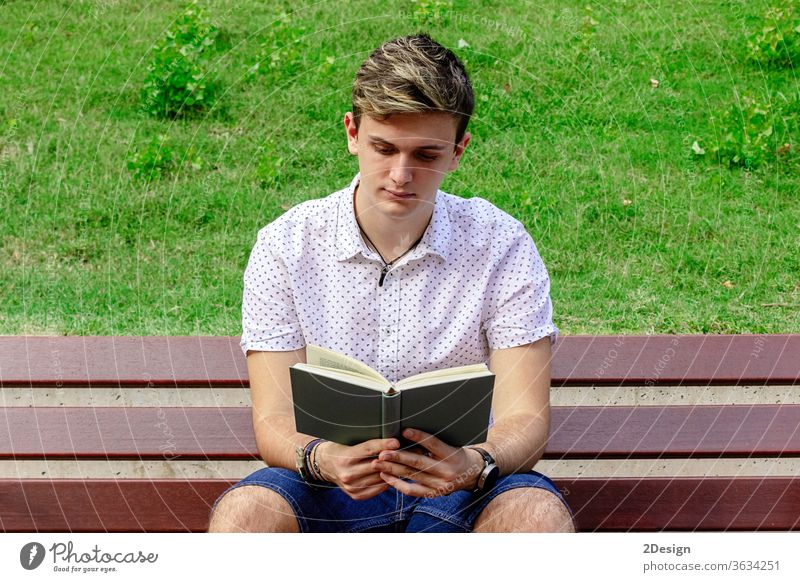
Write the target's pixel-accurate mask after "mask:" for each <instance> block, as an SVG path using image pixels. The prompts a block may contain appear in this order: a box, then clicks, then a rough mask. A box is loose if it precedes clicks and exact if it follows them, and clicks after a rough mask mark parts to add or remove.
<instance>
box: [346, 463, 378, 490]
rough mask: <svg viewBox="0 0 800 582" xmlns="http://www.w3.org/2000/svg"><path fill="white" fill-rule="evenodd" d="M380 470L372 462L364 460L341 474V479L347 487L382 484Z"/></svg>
mask: <svg viewBox="0 0 800 582" xmlns="http://www.w3.org/2000/svg"><path fill="white" fill-rule="evenodd" d="M378 473H379V471H378V469H376V468H375V467H373V466H372V462H371V461H370V462H362V463H359V464H358V465H355V466H354V467H351V468H349V469H347V470H346V471H343V472H342V473H340V474H339V480H340V481H341V482H342V484H344V485H346V486H347V487H368V486H371V485H375V484H380V482H381V478H380V475H379V474H378Z"/></svg>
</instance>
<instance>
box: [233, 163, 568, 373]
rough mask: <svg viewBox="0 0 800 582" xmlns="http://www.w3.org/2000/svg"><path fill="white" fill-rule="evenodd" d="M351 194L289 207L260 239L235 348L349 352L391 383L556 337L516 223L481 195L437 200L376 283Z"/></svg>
mask: <svg viewBox="0 0 800 582" xmlns="http://www.w3.org/2000/svg"><path fill="white" fill-rule="evenodd" d="M359 177H360V176H359V175H356V177H355V178H354V179H353V181H352V183H351V184H350V186H349V187H347V188H345V189H343V190H340V191H338V192H335V193H333V194H331V195H329V196H327V197H325V198H320V199H317V200H309V201H306V202H303V203H301V204H298V205H297V206H295V207H294V208H292V209H291V210H289V211H288V212H286V213H285V214H283V215H282V216H280V217H279V218H277V219H276V220H275V221H273V222H272V223H270V224H268V225H267V226H265V227H264V228H263V229H261V230H260V231H259V233H258V239H257V241H256V244H255V246H254V248H253V251H252V254H251V255H250V261H249V263H248V265H247V269H246V271H245V274H244V298H243V304H242V316H243V332H242V340H241V347H242V350H243V351H244V352H245V353H247V351H248V350H254V351H290V350H297V349H300V348H302V347H303V346H305V345H306V343H311V344H316V345H319V346H322V347H325V348H329V349H332V350H336V351H338V352H341V353H344V354H347V355H349V356H351V357H353V358H356V359H357V360H360V361H362V362H364V363H365V364H367V365H369V366H371V367H372V368H374V369H375V370H377V371H378V372H380V373H381V374H382V375H383V376H384V377H385V378H386V379H387V380H389V381H390V382H392V383H394V382H397V381H398V380H402V379H403V378H406V377H408V376H412V375H414V374H418V373H422V372H428V371H432V370H438V369H444V368H449V367H453V366H461V365H466V364H475V363H480V362H487V363H488V358H489V349H490V348H492V349H500V348H510V347H515V346H520V345H524V344H528V343H531V342H534V341H536V340H538V339H541V338H543V337H546V336H549V337H550V341H551V343H554V342H555V340H556V337H557V335H558V329H557V328H556V326H555V325H554V324H553V321H552V303H551V301H550V279H549V277H548V274H547V270H546V269H545V266H544V263H543V262H542V259H541V257H539V253H538V252H537V250H536V245H535V244H534V242H533V239H532V238H531V236H530V235H529V234H528V233H527V232H526V230H525V227H524V225H523V224H522V223H521V222H520V221H518V220H516V219H515V218H512V217H511V216H510V215H508V214H507V213H505V212H503V211H502V210H500V209H499V208H497V207H496V206H494V205H493V204H492V203H490V202H488V201H487V200H484V199H482V198H469V199H466V198H460V197H458V196H453V195H451V194H447V193H445V192H442V191H441V190H439V191H437V193H436V201H435V205H434V210H433V216H432V217H431V221H430V223H429V224H428V227H427V229H426V230H425V233H424V234H423V237H422V239H421V241H420V242H419V244H418V245H417V246H416V248H415V249H414V250H412V251H411V252H409V253H408V254H406V255H405V256H403V257H402V258H401V259H400V260H398V261H397V262H396V263H395V264H393V265H392V266H391V269H390V270H389V271H388V272H387V273H386V277H385V280H384V282H383V285H382V286H379V285H378V280H379V279H380V274H381V269H382V268H383V265H384V263H383V261H382V260H381V258H380V256H379V255H378V254H377V253H376V252H375V251H374V250H372V249H371V248H370V247H369V246H367V244H366V243H365V242H364V239H363V238H362V236H361V233H360V231H359V227H358V223H357V222H356V218H355V212H354V208H353V196H354V191H355V187H356V186H357V184H358V181H359Z"/></svg>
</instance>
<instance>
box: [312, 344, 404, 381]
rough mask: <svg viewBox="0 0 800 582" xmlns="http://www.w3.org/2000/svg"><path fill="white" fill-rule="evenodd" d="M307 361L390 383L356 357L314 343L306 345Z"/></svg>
mask: <svg viewBox="0 0 800 582" xmlns="http://www.w3.org/2000/svg"><path fill="white" fill-rule="evenodd" d="M306 363H307V364H308V365H310V366H320V367H322V368H329V369H333V370H344V371H346V372H351V373H353V374H357V375H360V376H366V377H367V378H372V379H373V380H379V381H381V382H383V383H384V384H389V381H388V380H387V379H386V378H384V377H383V376H381V375H380V374H379V373H378V372H376V371H375V370H373V369H372V368H370V367H369V366H367V365H366V364H364V363H362V362H359V361H358V360H356V359H355V358H351V357H350V356H347V355H345V354H340V353H339V352H335V351H333V350H329V349H327V348H323V347H320V346H315V345H313V344H307V345H306Z"/></svg>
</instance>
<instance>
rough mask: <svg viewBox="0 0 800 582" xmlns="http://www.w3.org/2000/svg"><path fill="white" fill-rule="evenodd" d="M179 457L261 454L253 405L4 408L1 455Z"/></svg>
mask: <svg viewBox="0 0 800 582" xmlns="http://www.w3.org/2000/svg"><path fill="white" fill-rule="evenodd" d="M6 422H7V425H8V428H7V429H6V428H5V427H3V426H2V425H3V424H4V423H6ZM178 457H180V458H185V459H192V458H195V459H207V458H214V459H258V458H259V456H258V449H257V448H256V443H255V436H254V435H253V417H252V412H251V410H250V408H245V407H236V408H212V407H197V408H178V407H162V408H156V407H131V408H114V407H96V408H81V407H66V406H64V407H42V408H13V407H12V408H3V409H0V459H2V458H15V459H41V458H47V459H76V458H82V459H106V458H115V459H174V458H178Z"/></svg>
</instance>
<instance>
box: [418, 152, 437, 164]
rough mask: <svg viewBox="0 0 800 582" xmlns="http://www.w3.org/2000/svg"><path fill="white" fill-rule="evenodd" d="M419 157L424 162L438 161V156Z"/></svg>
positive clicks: (422, 155)
mask: <svg viewBox="0 0 800 582" xmlns="http://www.w3.org/2000/svg"><path fill="white" fill-rule="evenodd" d="M417 157H418V158H419V159H420V160H422V161H423V162H432V161H434V160H435V159H436V156H426V155H425V154H419V155H418V156H417Z"/></svg>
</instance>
